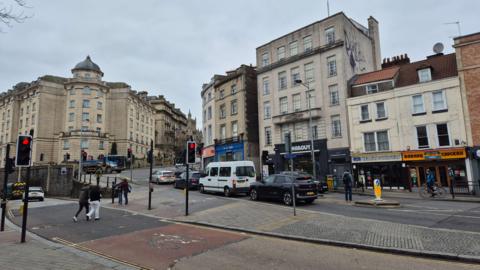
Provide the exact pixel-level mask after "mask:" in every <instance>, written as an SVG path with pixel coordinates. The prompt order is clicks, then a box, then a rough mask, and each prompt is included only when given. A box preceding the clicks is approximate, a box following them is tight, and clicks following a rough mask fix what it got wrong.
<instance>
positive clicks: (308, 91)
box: [295, 80, 317, 180]
mask: <svg viewBox="0 0 480 270" xmlns="http://www.w3.org/2000/svg"><path fill="white" fill-rule="evenodd" d="M295 83H298V84H301V85H303V86H304V87H305V88H307V91H306V92H305V94H306V97H307V99H308V129H309V130H310V132H309V134H310V151H311V156H312V170H313V179H315V180H317V171H316V169H315V167H316V166H315V150H314V147H313V129H312V108H311V106H312V103H311V100H310V98H311V95H310V87H309V85H308V83H307V84H305V83H303V81H302V80H295Z"/></svg>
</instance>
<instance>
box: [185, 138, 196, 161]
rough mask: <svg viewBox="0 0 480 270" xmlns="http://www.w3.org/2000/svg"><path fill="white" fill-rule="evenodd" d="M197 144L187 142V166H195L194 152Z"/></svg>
mask: <svg viewBox="0 0 480 270" xmlns="http://www.w3.org/2000/svg"><path fill="white" fill-rule="evenodd" d="M196 149H197V144H196V143H195V142H193V141H188V142H187V164H195V154H196V153H195V152H196Z"/></svg>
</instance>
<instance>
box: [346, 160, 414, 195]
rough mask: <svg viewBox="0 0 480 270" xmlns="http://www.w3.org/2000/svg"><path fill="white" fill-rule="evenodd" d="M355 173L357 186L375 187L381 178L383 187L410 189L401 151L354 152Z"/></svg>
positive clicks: (353, 165) (353, 166)
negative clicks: (376, 181)
mask: <svg viewBox="0 0 480 270" xmlns="http://www.w3.org/2000/svg"><path fill="white" fill-rule="evenodd" d="M352 168H353V175H354V177H355V181H356V183H357V186H362V185H363V186H365V187H367V188H372V187H373V181H374V180H375V179H379V180H380V182H381V186H382V188H383V189H409V188H410V185H409V183H408V179H407V178H406V170H405V168H403V165H402V153H401V152H375V153H352Z"/></svg>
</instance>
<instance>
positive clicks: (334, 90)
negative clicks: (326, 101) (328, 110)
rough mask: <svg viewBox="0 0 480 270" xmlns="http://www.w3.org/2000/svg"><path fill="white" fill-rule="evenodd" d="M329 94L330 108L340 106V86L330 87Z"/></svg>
mask: <svg viewBox="0 0 480 270" xmlns="http://www.w3.org/2000/svg"><path fill="white" fill-rule="evenodd" d="M328 92H329V93H330V106H336V105H338V104H340V100H339V97H338V85H336V84H335V85H330V86H329V87H328Z"/></svg>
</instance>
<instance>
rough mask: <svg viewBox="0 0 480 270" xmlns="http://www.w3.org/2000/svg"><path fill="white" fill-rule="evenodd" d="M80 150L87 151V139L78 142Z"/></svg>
mask: <svg viewBox="0 0 480 270" xmlns="http://www.w3.org/2000/svg"><path fill="white" fill-rule="evenodd" d="M80 148H82V149H87V148H88V139H82V140H81V142H80Z"/></svg>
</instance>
